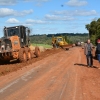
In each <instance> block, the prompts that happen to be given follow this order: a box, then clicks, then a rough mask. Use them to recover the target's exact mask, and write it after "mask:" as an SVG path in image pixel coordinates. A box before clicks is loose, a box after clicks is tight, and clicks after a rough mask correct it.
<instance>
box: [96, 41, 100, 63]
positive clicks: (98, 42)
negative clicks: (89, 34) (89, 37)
mask: <svg viewBox="0 0 100 100" xmlns="http://www.w3.org/2000/svg"><path fill="white" fill-rule="evenodd" d="M96 54H97V57H98V61H99V63H100V39H98V40H97V48H96Z"/></svg>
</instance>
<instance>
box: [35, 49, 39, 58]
mask: <svg viewBox="0 0 100 100" xmlns="http://www.w3.org/2000/svg"><path fill="white" fill-rule="evenodd" d="M34 54H35V55H36V57H39V56H40V49H39V47H35V53H34Z"/></svg>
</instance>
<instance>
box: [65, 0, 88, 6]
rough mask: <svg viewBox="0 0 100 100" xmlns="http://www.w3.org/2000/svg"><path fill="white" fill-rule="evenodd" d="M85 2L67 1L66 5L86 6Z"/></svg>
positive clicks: (80, 0)
mask: <svg viewBox="0 0 100 100" xmlns="http://www.w3.org/2000/svg"><path fill="white" fill-rule="evenodd" d="M87 4H88V3H87V1H86V0H69V1H68V2H67V3H66V5H68V6H85V5H87Z"/></svg>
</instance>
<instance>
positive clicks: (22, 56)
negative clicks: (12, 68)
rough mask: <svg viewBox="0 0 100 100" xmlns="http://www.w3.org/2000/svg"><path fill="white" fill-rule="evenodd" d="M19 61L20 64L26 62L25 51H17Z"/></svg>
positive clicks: (22, 49)
mask: <svg viewBox="0 0 100 100" xmlns="http://www.w3.org/2000/svg"><path fill="white" fill-rule="evenodd" d="M19 61H20V62H25V61H27V57H26V51H25V49H24V48H21V49H20V50H19Z"/></svg>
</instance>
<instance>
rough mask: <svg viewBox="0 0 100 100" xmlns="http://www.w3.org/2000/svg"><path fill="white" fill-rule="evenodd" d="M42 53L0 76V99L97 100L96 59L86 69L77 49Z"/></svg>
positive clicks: (99, 85)
mask: <svg viewBox="0 0 100 100" xmlns="http://www.w3.org/2000/svg"><path fill="white" fill-rule="evenodd" d="M46 52H47V54H46V53H45V55H44V58H41V59H40V58H37V59H39V60H38V61H36V62H33V63H32V62H31V64H30V65H28V66H26V67H23V68H21V69H22V70H18V71H16V72H12V73H9V74H8V75H5V76H1V77H0V100H100V95H99V94H100V69H99V67H100V65H99V63H98V62H97V60H95V59H94V67H93V68H87V66H86V57H85V55H84V52H83V49H81V48H77V47H75V48H70V50H69V51H64V50H59V49H57V50H52V51H51V50H50V51H46ZM55 52H56V53H55ZM26 64H27V62H26V63H25V65H26ZM15 65H16V64H15ZM22 65H24V63H23V64H22ZM4 66H6V65H4ZM12 66H13V65H12Z"/></svg>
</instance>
